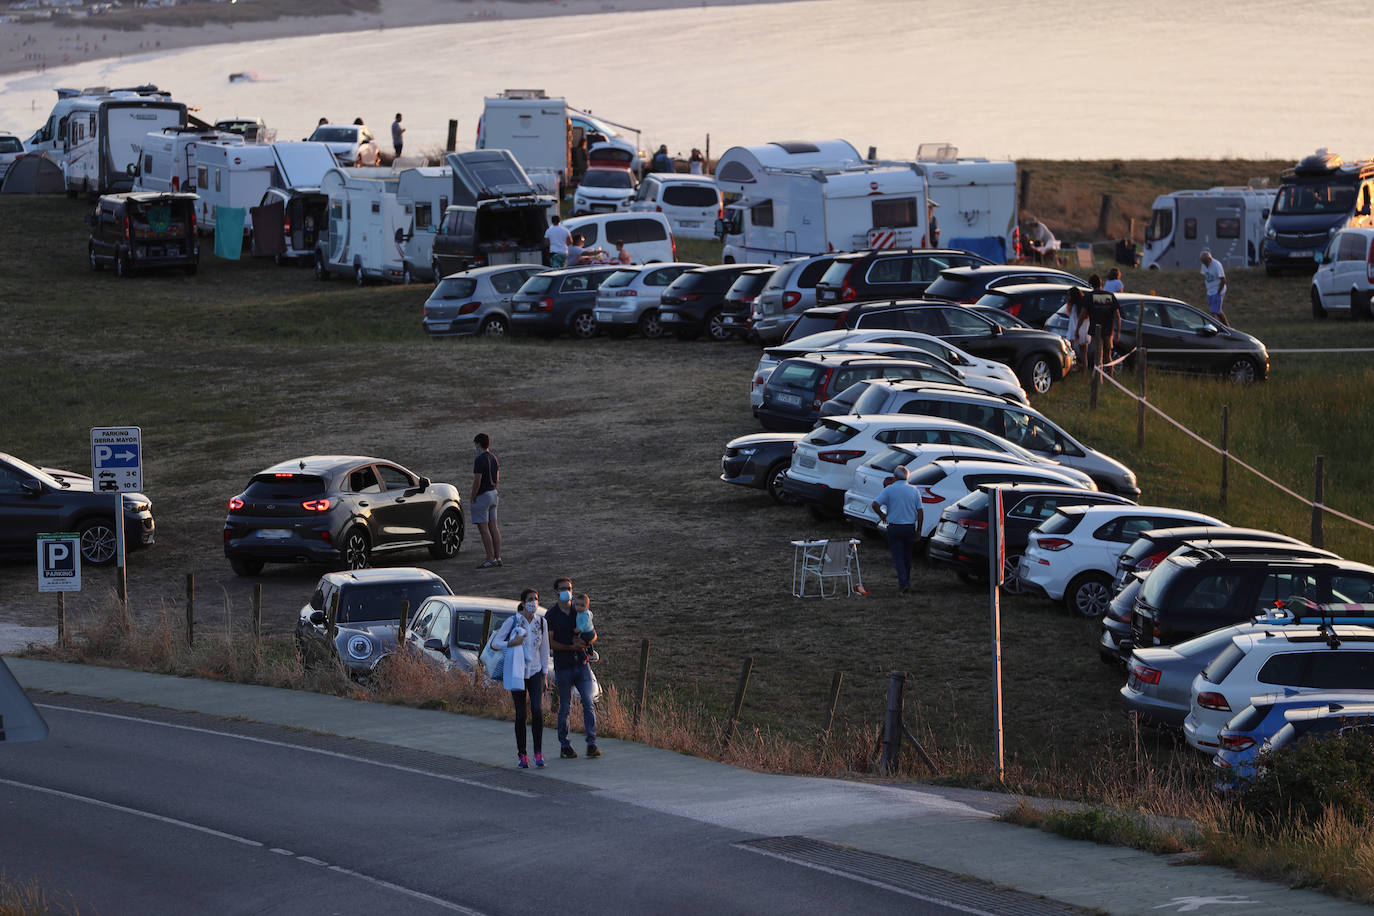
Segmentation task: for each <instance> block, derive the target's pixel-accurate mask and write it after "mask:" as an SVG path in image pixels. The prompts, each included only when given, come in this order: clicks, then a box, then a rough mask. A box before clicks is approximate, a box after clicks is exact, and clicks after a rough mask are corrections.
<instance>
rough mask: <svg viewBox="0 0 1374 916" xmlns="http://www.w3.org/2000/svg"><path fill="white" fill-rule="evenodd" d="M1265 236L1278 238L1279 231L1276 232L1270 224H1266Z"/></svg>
mask: <svg viewBox="0 0 1374 916" xmlns="http://www.w3.org/2000/svg"><path fill="white" fill-rule="evenodd" d="M1264 237H1265V238H1267V239H1272V238H1278V233H1277V232H1275V231H1274V230H1273V229H1270V228H1269V227H1268V226H1265V227H1264Z"/></svg>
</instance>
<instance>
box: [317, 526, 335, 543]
mask: <svg viewBox="0 0 1374 916" xmlns="http://www.w3.org/2000/svg"><path fill="white" fill-rule="evenodd" d="M320 540H322V541H324V542H325V543H326V544H328V543H331V542H332V541H333V538H331V537H330V536H329V529H327V528H326V529H325V530H324V531H321V532H320Z"/></svg>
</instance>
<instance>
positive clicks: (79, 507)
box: [0, 452, 157, 565]
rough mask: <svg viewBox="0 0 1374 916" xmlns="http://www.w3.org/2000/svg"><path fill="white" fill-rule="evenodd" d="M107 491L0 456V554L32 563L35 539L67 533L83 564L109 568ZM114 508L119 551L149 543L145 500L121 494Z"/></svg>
mask: <svg viewBox="0 0 1374 916" xmlns="http://www.w3.org/2000/svg"><path fill="white" fill-rule="evenodd" d="M107 473H108V472H107ZM112 487H113V483H112V482H111V483H110V485H108V486H107V485H106V484H105V482H102V483H101V484H100V485H98V486H97V485H96V483H95V481H93V480H91V478H89V477H87V476H86V475H84V474H78V473H76V472H75V471H63V470H59V469H58V468H49V467H35V466H34V465H32V464H29V463H28V462H27V461H24V460H23V459H20V458H16V457H14V456H13V455H7V454H5V453H4V452H0V553H4V554H7V555H11V556H14V555H18V556H24V557H28V558H29V561H30V562H32V561H33V557H34V549H35V548H34V545H35V544H36V543H37V540H36V539H37V537H38V535H40V534H60V533H64V532H73V533H75V534H78V535H80V537H81V559H82V561H83V562H86V563H92V564H95V565H103V564H105V563H110V562H112V561H113V560H114V559H115V555H116V553H117V552H118V546H119V542H118V541H117V540H116V539H115V513H114V506H115V496H114V493H113V492H111V488H112ZM119 502H120V505H121V507H122V511H123V513H124V546H125V547H126V548H127V549H129V550H132V549H134V548H137V547H143V546H146V545H148V544H151V543H153V540H154V536H155V535H156V532H157V527H156V525H155V524H154V522H153V504H152V503H151V502H150V501H149V500H148V497H146V496H144V495H143V494H142V493H121V494H119Z"/></svg>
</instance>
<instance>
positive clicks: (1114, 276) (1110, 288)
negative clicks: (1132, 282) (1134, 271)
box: [1102, 267, 1126, 293]
mask: <svg viewBox="0 0 1374 916" xmlns="http://www.w3.org/2000/svg"><path fill="white" fill-rule="evenodd" d="M1102 288H1103V289H1104V290H1106V291H1107V292H1109V293H1124V292H1125V291H1126V284H1125V283H1122V282H1121V268H1120V267H1113V268H1112V269H1111V270H1109V271H1107V282H1106V283H1103V284H1102Z"/></svg>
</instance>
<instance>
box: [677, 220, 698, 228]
mask: <svg viewBox="0 0 1374 916" xmlns="http://www.w3.org/2000/svg"><path fill="white" fill-rule="evenodd" d="M700 225H701V220H699V219H684V220H682V227H683V228H684V229H695V228H696V227H698V226H700Z"/></svg>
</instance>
